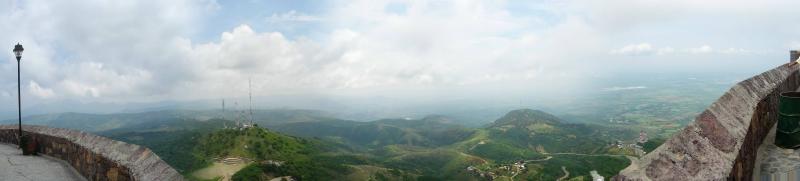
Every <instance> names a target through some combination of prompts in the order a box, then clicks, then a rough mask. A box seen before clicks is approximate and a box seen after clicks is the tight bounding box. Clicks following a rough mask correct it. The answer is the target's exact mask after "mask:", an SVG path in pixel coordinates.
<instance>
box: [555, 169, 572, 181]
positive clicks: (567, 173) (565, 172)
mask: <svg viewBox="0 0 800 181" xmlns="http://www.w3.org/2000/svg"><path fill="white" fill-rule="evenodd" d="M561 170H563V171H564V176H563V177H561V178H558V180H557V181H562V180H564V179H567V178H569V171H567V167H564V166H561Z"/></svg>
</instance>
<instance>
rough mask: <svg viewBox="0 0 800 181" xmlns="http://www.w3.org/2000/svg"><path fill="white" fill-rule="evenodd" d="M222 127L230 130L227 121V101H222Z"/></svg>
mask: <svg viewBox="0 0 800 181" xmlns="http://www.w3.org/2000/svg"><path fill="white" fill-rule="evenodd" d="M222 127H224V128H228V123H227V122H226V121H225V99H222Z"/></svg>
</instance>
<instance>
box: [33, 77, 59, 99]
mask: <svg viewBox="0 0 800 181" xmlns="http://www.w3.org/2000/svg"><path fill="white" fill-rule="evenodd" d="M28 91H30V93H31V94H33V95H34V96H36V97H39V98H43V99H47V98H51V97H53V96H54V95H55V93H54V92H53V89H48V88H43V87H41V86H39V84H38V83H36V82H35V81H30V82H29V83H28Z"/></svg>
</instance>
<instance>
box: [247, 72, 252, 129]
mask: <svg viewBox="0 0 800 181" xmlns="http://www.w3.org/2000/svg"><path fill="white" fill-rule="evenodd" d="M247 91H248V96H249V97H250V126H253V81H252V79H251V78H247Z"/></svg>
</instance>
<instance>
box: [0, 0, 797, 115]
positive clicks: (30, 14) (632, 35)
mask: <svg viewBox="0 0 800 181" xmlns="http://www.w3.org/2000/svg"><path fill="white" fill-rule="evenodd" d="M798 5H800V1H771V0H766V1H757V2H756V1H745V0H733V1H730V0H726V1H722V0H705V1H694V0H672V1H658V0H631V1H622V0H607V1H502V0H498V1H481V0H430V1H417V0H409V1H402V0H352V1H344V0H342V1H340V0H320V1H306V0H297V1H288V0H266V1H258V0H249V1H214V0H196V1H195V0H171V1H162V0H140V1H115V0H79V1H52V0H0V32H2V35H0V42H5V43H6V45H7V46H6V47H7V50H8V51H7V52H6V54H5V56H0V102H3V103H4V104H2V105H0V110H5V111H8V110H14V109H15V108H16V104H11V103H12V102H13V101H15V99H16V96H17V94H16V89H17V84H16V82H15V81H16V80H15V79H16V75H15V73H16V70H15V68H16V65H17V62H16V61H15V59H14V55H13V53H12V52H11V49H12V48H13V45H14V44H16V43H21V44H22V45H23V46H24V47H25V52H24V53H23V57H22V61H21V75H22V86H21V88H22V98H23V100H25V102H26V103H25V104H26V105H42V104H48V103H52V102H63V101H68V100H69V101H78V102H84V103H85V102H100V103H108V102H113V103H123V104H124V103H142V102H158V101H190V100H205V99H214V100H216V99H221V98H226V97H240V96H246V94H247V92H248V80H251V81H252V93H253V95H254V96H256V97H259V96H262V97H263V96H281V95H287V96H302V95H323V96H345V97H355V98H365V99H368V98H369V97H371V96H381V97H392V98H396V99H411V100H428V101H436V100H438V99H442V97H445V98H446V97H483V98H487V99H492V98H503V97H504V96H508V95H523V94H536V95H538V96H543V97H555V98H558V97H559V96H563V95H564V94H567V93H571V92H576V91H580V90H581V89H582V86H583V85H589V84H598V83H597V81H596V80H597V78H598V77H613V76H637V77H647V76H651V75H652V74H676V75H680V74H687V75H689V74H705V73H708V74H715V73H745V74H752V75H754V74H756V73H759V72H763V71H766V70H768V69H770V68H772V67H775V66H777V65H780V64H782V63H785V62H787V59H788V50H790V49H797V48H800V31H797V30H800V23H796V22H798V20H800V16H798V15H797V13H796V8H793V7H799V6H798ZM0 44H2V43H0ZM0 47H3V46H0ZM603 86H606V87H619V85H603Z"/></svg>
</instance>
